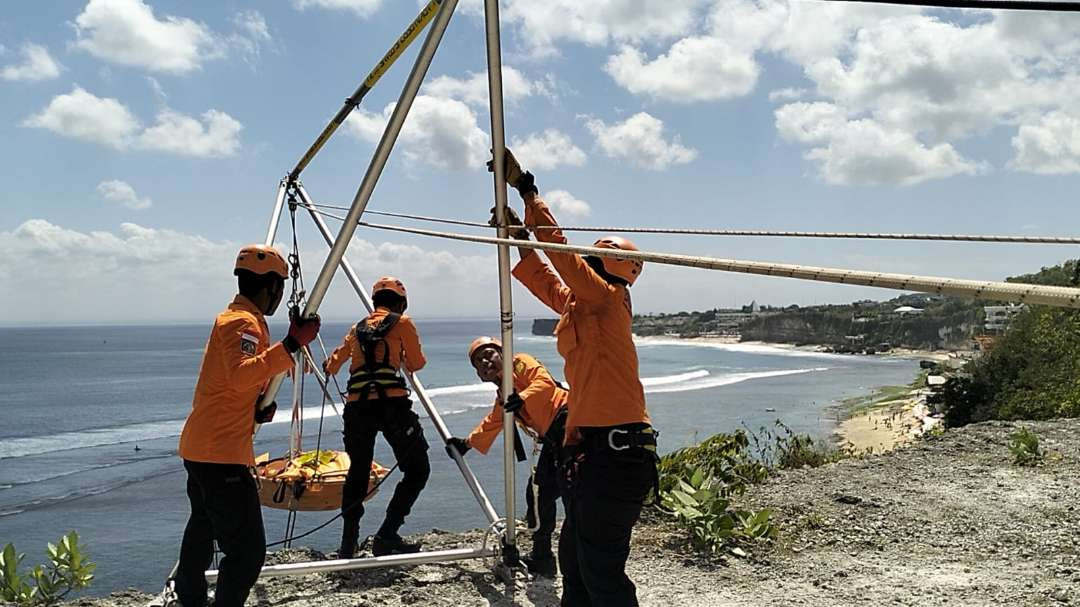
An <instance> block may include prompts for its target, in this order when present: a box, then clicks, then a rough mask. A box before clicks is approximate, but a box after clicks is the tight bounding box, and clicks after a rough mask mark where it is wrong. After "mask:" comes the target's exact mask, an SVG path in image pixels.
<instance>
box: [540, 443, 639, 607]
mask: <svg viewBox="0 0 1080 607" xmlns="http://www.w3.org/2000/svg"><path fill="white" fill-rule="evenodd" d="M583 453H584V458H583V460H581V461H579V462H578V463H577V465H576V471H575V473H574V474H573V478H572V480H571V481H570V482H569V483H564V484H563V500H564V504H563V505H564V507H565V508H566V519H565V520H564V521H563V527H562V533H561V534H560V535H559V568H560V569H561V570H562V575H563V596H562V603H561V605H562V606H563V607H581V606H595V607H601V606H602V607H633V606H636V605H637V604H638V601H637V594H636V588H635V587H634V583H633V582H631V581H630V578H629V577H627V575H626V571H625V569H626V559H627V557H629V556H630V534H631V531H632V530H633V528H634V524H635V523H637V520H638V517H639V516H641V509H642V507H643V504H644V501H645V499H646V497H647V495H648V493H649V490H650V489H651V488H652V486H653V482H654V479H655V471H656V459H655V457H654V456H653V454H652V453H651V452H649V451H645V450H643V449H629V450H627V451H619V452H615V451H611V450H609V449H592V450H586V451H584V452H583ZM562 478H564V479H565V476H564V477H562Z"/></svg>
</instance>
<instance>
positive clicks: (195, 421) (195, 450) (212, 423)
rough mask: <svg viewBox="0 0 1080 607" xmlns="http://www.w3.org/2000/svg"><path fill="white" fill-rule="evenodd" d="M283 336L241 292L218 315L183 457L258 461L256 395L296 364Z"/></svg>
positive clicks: (186, 432) (183, 441) (183, 435)
mask: <svg viewBox="0 0 1080 607" xmlns="http://www.w3.org/2000/svg"><path fill="white" fill-rule="evenodd" d="M292 364H293V359H292V357H291V356H290V355H289V352H288V351H287V350H285V346H283V345H281V342H278V343H276V344H274V345H273V346H271V345H270V330H269V329H268V328H267V326H266V319H265V318H264V317H263V314H262V311H260V310H259V309H258V308H257V307H255V304H253V303H252V302H251V300H249V299H248V298H246V297H244V296H243V295H237V296H236V299H234V300H233V302H232V303H231V304H229V307H228V308H227V309H226V310H225V311H224V312H222V313H221V314H219V315H218V317H217V319H216V320H215V321H214V328H213V329H212V330H211V331H210V339H208V340H207V342H206V350H205V352H204V353H203V360H202V368H201V369H200V370H199V381H198V383H197V384H196V385H195V397H194V399H192V403H191V413H190V414H189V415H188V418H187V422H186V423H185V424H184V431H183V432H182V433H181V434H180V457H182V458H184V459H186V460H190V461H193V462H205V463H211V464H241V465H245V466H253V465H255V459H254V456H253V454H252V445H251V439H252V434H253V433H254V431H255V401H256V400H257V399H258V397H259V395H260V394H261V393H262V392H263V390H264V389H265V388H266V384H267V383H268V382H269V381H270V378H272V377H274V376H275V375H277V374H278V373H283V372H285V371H288V370H289V369H291V368H292Z"/></svg>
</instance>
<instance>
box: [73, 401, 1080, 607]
mask: <svg viewBox="0 0 1080 607" xmlns="http://www.w3.org/2000/svg"><path fill="white" fill-rule="evenodd" d="M1021 425H1023V426H1027V427H1030V428H1032V429H1033V430H1035V432H1036V433H1037V434H1038V435H1039V436H1040V438H1041V440H1042V447H1043V449H1044V450H1045V451H1046V452H1047V456H1046V459H1045V462H1044V463H1043V464H1041V465H1039V466H1037V467H1033V468H1022V467H1017V466H1015V465H1013V464H1012V458H1011V455H1010V453H1009V450H1008V435H1009V434H1010V433H1011V432H1012V431H1013V430H1015V428H1017V427H1019V426H1021ZM1078 472H1080V420H1060V421H1052V422H1038V423H1027V422H1024V423H1004V422H991V423H985V424H978V425H973V426H969V427H966V428H961V429H958V430H951V431H949V432H946V433H945V434H944V435H942V436H939V437H935V438H927V439H922V440H919V441H917V442H914V443H912V444H909V445H907V446H904V447H902V448H900V449H897V450H895V451H892V452H890V453H886V454H883V455H874V456H867V457H862V458H858V459H851V460H845V461H841V462H839V463H836V464H831V465H828V466H824V467H821V468H816V469H803V470H795V471H787V472H783V473H780V474H778V475H776V476H774V477H773V478H771V479H770V480H769V481H768V482H766V483H765V484H763V485H760V486H756V487H754V488H752V489H751V490H750V492H749V493H748V494H747V495H746V496H745V497H744V499H743V500H742V501H744V502H745V505H746V506H749V507H752V508H766V507H767V508H772V509H774V511H775V518H776V520H777V521H778V522H779V523H780V525H781V535H780V538H779V539H778V540H777V541H775V542H774V543H772V544H769V545H761V546H756V547H749V549H748V551H749V552H750V554H749V556H747V557H745V558H738V557H736V556H734V555H727V556H724V557H719V558H718V557H712V556H705V555H702V554H699V553H697V552H695V551H694V550H693V549H692V548H690V547H689V546H688V545H687V543H686V541H685V539H684V535H683V533H682V532H680V531H679V530H678V529H677V528H675V527H673V526H672V525H671V524H670V523H668V522H665V520H664V519H663V518H662V517H660V516H659V515H656V514H653V515H650V516H649V517H648V518H647V520H646V521H644V522H643V523H642V524H641V525H640V526H639V528H638V529H637V531H636V533H635V539H634V551H633V554H632V556H631V561H630V565H629V567H628V569H629V571H630V575H631V577H632V578H633V579H634V580H635V581H636V582H637V584H638V594H639V597H640V599H641V602H642V604H643V605H657V606H660V605H663V606H668V605H680V606H682V605H685V606H704V605H733V606H765V605H1067V604H1073V603H1080V555H1078V549H1077V546H1076V538H1077V537H1078V536H1080V511H1078V510H1077V508H1076V505H1075V501H1076V496H1077V495H1080V491H1078V490H1080V474H1078ZM480 537H481V534H480V533H479V532H473V533H466V534H449V533H438V532H434V533H431V534H427V535H425V536H422V537H421V539H422V540H423V541H424V542H425V543H426V544H427V545H428V546H431V547H458V546H470V545H475V544H476V543H477V542H479V540H480ZM318 556H320V555H318V554H316V553H311V552H305V551H291V552H279V553H276V554H275V555H274V559H275V560H276V561H278V562H280V561H287V560H306V559H308V558H311V557H316V558H317V557H318ZM557 595H558V583H556V582H552V581H550V580H540V581H537V582H534V583H532V584H530V585H528V586H526V587H524V588H521V589H518V590H516V591H515V592H513V593H508V589H507V587H506V586H505V584H503V583H502V582H501V581H499V579H498V578H496V577H495V576H494V575H492V573H491V568H490V563H489V562H485V561H470V562H464V563H453V564H440V565H422V566H416V567H410V568H401V569H397V570H382V571H370V572H362V573H348V574H330V575H312V576H306V577H303V578H298V579H287V578H278V579H272V580H267V581H266V582H265V583H263V584H260V585H259V586H257V587H256V589H255V591H254V592H253V594H252V599H251V600H250V601H249V604H251V605H254V604H258V605H266V606H278V605H281V606H286V605H287V606H295V607H309V606H311V607H314V606H316V605H319V606H323V605H325V606H336V605H341V606H346V605H348V606H355V605H387V606H397V605H425V606H427V605H430V606H436V605H447V606H450V605H452V606H455V607H464V606H471V605H555V604H557V598H556V597H557ZM150 599H151V597H150V596H149V595H145V594H141V593H137V592H134V591H132V592H127V593H120V594H115V595H113V596H111V597H108V598H104V599H84V600H81V601H78V602H76V603H73V604H77V605H81V606H85V607H128V606H133V605H145V604H146V603H147V602H148V601H149V600H150Z"/></svg>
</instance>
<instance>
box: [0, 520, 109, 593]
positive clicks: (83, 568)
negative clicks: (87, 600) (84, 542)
mask: <svg viewBox="0 0 1080 607" xmlns="http://www.w3.org/2000/svg"><path fill="white" fill-rule="evenodd" d="M25 556H26V555H24V554H18V553H17V552H16V551H15V546H14V545H12V544H8V545H7V546H4V550H3V551H2V552H0V599H2V600H3V601H5V602H10V603H15V604H16V605H20V606H25V607H29V606H34V607H38V606H48V605H55V604H57V603H59V602H60V601H61V600H63V598H64V597H66V596H67V595H68V594H69V593H70V592H71V591H73V590H79V589H81V588H86V587H87V586H88V585H89V584H90V581H91V580H93V579H94V575H93V572H94V569H95V568H96V565H94V564H93V563H91V562H90V561H88V560H87V559H86V551H85V548H84V547H82V546H80V545H79V536H78V534H77V533H75V532H74V531H72V532H71V533H68V534H67V535H65V536H63V537H61V538H60V541H59V542H58V543H56V544H49V564H48V565H45V566H42V565H37V566H35V567H34V568H33V569H32V570H31V571H30V572H29V573H28V574H26V576H25V578H24V576H23V575H21V574H19V571H18V569H19V564H20V563H21V562H22V560H23V558H24V557H25Z"/></svg>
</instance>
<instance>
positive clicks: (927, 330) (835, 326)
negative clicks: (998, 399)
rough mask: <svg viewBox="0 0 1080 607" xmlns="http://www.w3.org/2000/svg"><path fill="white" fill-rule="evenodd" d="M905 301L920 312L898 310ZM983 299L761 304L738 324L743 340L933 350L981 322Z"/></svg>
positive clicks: (963, 339) (957, 342) (960, 339)
mask: <svg viewBox="0 0 1080 607" xmlns="http://www.w3.org/2000/svg"><path fill="white" fill-rule="evenodd" d="M902 307H909V308H915V309H917V310H920V311H919V312H908V313H902V312H896V310H897V309H898V308H902ZM982 322H983V310H982V305H981V304H978V303H976V302H972V301H970V300H964V299H957V298H952V297H940V296H930V295H919V294H916V295H902V296H900V297H896V298H894V299H890V300H889V301H885V302H876V301H858V302H855V303H852V304H844V305H826V306H812V307H806V308H800V307H798V306H791V307H789V308H785V309H783V310H776V309H769V308H763V310H762V313H761V314H759V315H756V316H754V317H753V318H752V319H750V320H748V321H747V322H745V323H743V324H742V325H740V327H739V330H740V333H741V335H742V339H743V340H758V341H769V342H788V343H796V344H814V345H825V346H831V347H832V348H834V349H835V350H837V351H839V352H867V353H875V352H878V351H881V350H882V349H887V348H895V347H904V348H917V349H927V350H932V349H936V348H940V347H947V346H964V347H966V346H967V342H968V340H970V338H971V337H972V335H973V334H974V332H975V330H976V329H977V328H978V327H981V326H982Z"/></svg>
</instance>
